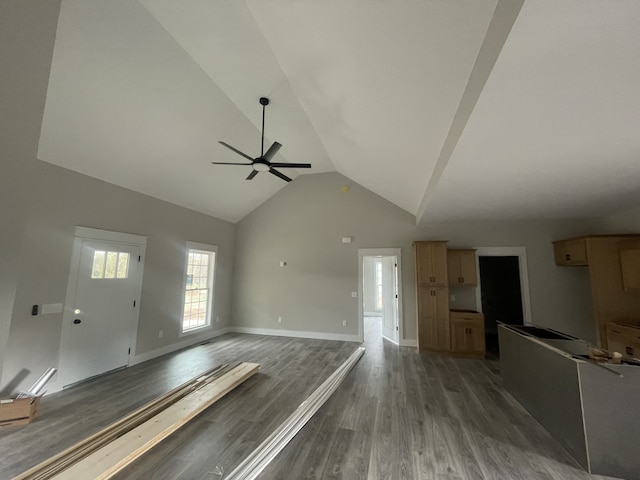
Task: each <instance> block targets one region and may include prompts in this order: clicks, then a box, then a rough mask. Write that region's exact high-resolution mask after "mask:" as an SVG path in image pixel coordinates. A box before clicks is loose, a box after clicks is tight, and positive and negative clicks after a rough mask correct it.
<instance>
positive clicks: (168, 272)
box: [0, 0, 235, 393]
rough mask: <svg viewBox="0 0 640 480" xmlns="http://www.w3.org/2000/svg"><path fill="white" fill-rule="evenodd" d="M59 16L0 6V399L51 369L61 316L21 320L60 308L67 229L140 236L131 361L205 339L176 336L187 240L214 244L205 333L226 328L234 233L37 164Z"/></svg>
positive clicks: (50, 7)
mask: <svg viewBox="0 0 640 480" xmlns="http://www.w3.org/2000/svg"><path fill="white" fill-rule="evenodd" d="M58 9H59V2H53V1H52V2H42V1H39V2H36V1H34V2H30V1H22V0H15V1H11V2H8V3H7V2H3V3H0V22H2V23H0V32H1V34H2V35H3V37H2V41H1V42H0V48H1V49H2V50H0V53H1V54H2V57H1V59H2V65H3V68H2V69H0V75H2V76H1V77H0V82H1V83H0V91H2V95H0V101H1V102H2V104H1V105H0V112H2V113H1V115H0V135H2V137H1V141H0V162H1V165H2V174H1V175H0V178H1V179H2V180H1V181H2V183H0V195H1V197H0V200H1V203H0V220H1V221H2V228H1V230H0V231H1V232H2V236H1V237H0V268H1V277H0V278H1V280H0V362H2V372H1V373H2V380H1V381H0V391H2V390H4V391H5V393H6V390H15V388H17V387H19V388H24V387H28V386H29V384H30V383H32V381H33V380H34V378H35V377H37V376H38V375H39V374H40V373H42V371H43V370H44V369H45V368H47V367H50V366H54V367H55V366H57V365H58V357H59V344H60V334H61V325H62V314H52V315H38V316H31V314H30V312H31V306H32V305H33V304H38V305H40V304H43V303H63V302H64V300H65V294H66V289H67V281H68V276H69V267H70V262H71V251H72V244H73V234H74V227H75V226H76V225H82V226H87V227H93V228H101V229H106V230H113V231H119V232H126V233H134V234H138V235H144V236H147V237H148V240H147V241H148V244H147V254H146V263H145V271H144V282H143V287H142V297H141V302H140V319H139V330H138V335H137V349H136V352H134V353H135V354H136V355H140V354H141V353H145V352H151V351H153V350H156V349H160V351H165V350H166V349H170V348H171V346H172V345H182V344H184V343H185V342H189V341H198V340H199V339H202V338H206V337H210V336H211V335H212V332H211V330H209V331H208V332H206V333H204V334H203V335H200V336H199V337H197V338H196V337H183V338H180V337H179V329H180V315H181V309H182V288H183V281H184V279H183V275H184V261H185V250H186V242H187V241H188V240H191V241H196V242H201V243H207V244H214V245H218V247H219V248H218V255H217V262H218V263H217V268H218V269H217V274H216V275H217V276H216V292H215V299H216V302H215V306H214V316H213V319H214V321H215V318H216V316H218V315H219V316H220V323H218V324H215V325H214V327H215V328H216V329H218V328H222V327H226V326H228V325H229V324H230V322H231V316H230V310H231V308H230V304H231V280H232V270H233V258H234V250H233V249H234V244H235V227H234V225H232V224H230V223H228V222H225V221H222V220H218V219H215V218H212V217H209V216H207V215H204V214H200V213H197V212H194V211H191V210H187V209H184V208H181V207H178V206H175V205H172V204H170V203H167V202H164V201H161V200H157V199H154V198H151V197H148V196H145V195H141V194H138V193H135V192H132V191H130V190H126V189H123V188H120V187H116V186H114V185H111V184H108V183H105V182H102V181H99V180H96V179H93V178H90V177H87V176H84V175H81V174H78V173H75V172H71V171H69V170H65V169H63V168H60V167H57V166H54V165H50V164H47V163H44V162H40V161H39V160H37V159H36V153H37V146H38V138H39V132H40V124H41V121H42V114H43V109H44V99H45V95H46V85H47V80H48V77H49V68H50V63H51V54H52V50H53V41H54V35H55V27H56V22H57V17H58ZM9 12H10V13H9ZM70 140H72V139H70ZM152 173H153V172H150V174H152ZM160 329H162V330H164V337H163V338H162V339H159V338H158V330H160ZM26 372H28V375H26V377H25V376H23V373H26Z"/></svg>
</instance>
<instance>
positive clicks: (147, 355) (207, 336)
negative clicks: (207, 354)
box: [129, 327, 234, 367]
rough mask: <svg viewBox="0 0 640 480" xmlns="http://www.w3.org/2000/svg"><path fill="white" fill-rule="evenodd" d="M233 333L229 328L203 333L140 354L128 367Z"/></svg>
mask: <svg viewBox="0 0 640 480" xmlns="http://www.w3.org/2000/svg"><path fill="white" fill-rule="evenodd" d="M233 331H234V330H233V328H231V327H223V328H219V329H217V330H209V331H207V332H206V333H203V334H201V335H196V336H193V337H188V338H186V339H185V340H183V341H181V342H178V343H172V344H171V345H167V346H166V347H162V348H156V349H155V350H151V351H149V352H144V353H141V354H140V355H134V356H133V357H132V358H131V359H130V360H129V366H130V367H131V366H133V365H137V364H139V363H142V362H146V361H147V360H151V359H153V358H156V357H160V356H161V355H166V354H167V353H172V352H175V351H177V350H182V349H183V348H187V347H191V346H192V345H196V344H198V343H202V342H206V341H207V340H211V339H212V338H215V337H219V336H220V335H224V334H225V333H230V332H233Z"/></svg>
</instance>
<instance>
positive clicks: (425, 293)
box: [418, 287, 450, 351]
mask: <svg viewBox="0 0 640 480" xmlns="http://www.w3.org/2000/svg"><path fill="white" fill-rule="evenodd" d="M448 297H449V295H448V290H447V289H446V288H433V287H419V289H418V311H419V312H420V313H419V317H418V318H419V324H418V346H419V348H420V350H424V349H429V350H445V351H446V350H449V348H450V340H449V335H450V333H449V330H450V327H449V300H448Z"/></svg>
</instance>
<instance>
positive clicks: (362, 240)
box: [233, 173, 595, 341]
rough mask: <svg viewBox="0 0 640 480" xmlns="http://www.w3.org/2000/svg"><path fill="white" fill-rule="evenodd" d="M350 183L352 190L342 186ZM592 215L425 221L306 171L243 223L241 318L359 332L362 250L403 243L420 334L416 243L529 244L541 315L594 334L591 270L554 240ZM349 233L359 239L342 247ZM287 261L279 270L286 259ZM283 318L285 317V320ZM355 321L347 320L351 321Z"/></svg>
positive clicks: (408, 295) (238, 273)
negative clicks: (568, 262) (558, 257)
mask: <svg viewBox="0 0 640 480" xmlns="http://www.w3.org/2000/svg"><path fill="white" fill-rule="evenodd" d="M343 185H349V186H350V188H349V191H348V192H346V193H345V192H343V191H342V186H343ZM592 223H593V221H575V222H569V221H566V220H565V221H557V222H556V221H541V222H477V223H464V224H462V223H457V224H438V225H430V226H421V227H416V225H415V219H414V217H413V216H412V215H410V214H408V213H407V212H405V211H403V210H401V209H399V208H398V207H396V206H394V205H393V204H391V203H389V202H387V201H386V200H384V199H382V198H381V197H379V196H377V195H376V194H374V193H372V192H371V191H369V190H367V189H365V188H363V187H361V186H360V185H357V184H355V183H354V182H352V181H350V180H349V179H347V178H346V177H344V176H342V175H340V174H338V173H325V174H315V175H304V176H300V177H298V178H297V179H296V181H294V182H292V183H290V184H288V185H287V186H286V187H285V188H284V189H282V190H281V191H280V192H279V193H278V194H276V195H275V196H274V197H272V198H271V199H270V200H268V201H267V202H265V203H264V204H263V205H262V206H260V207H259V208H258V209H256V210H255V211H253V212H252V213H251V214H250V215H248V216H247V217H245V218H244V219H243V220H242V221H241V222H239V223H238V224H237V229H238V230H237V243H236V261H235V266H236V270H235V274H234V287H235V288H234V296H233V317H234V322H235V324H236V325H239V326H242V327H250V328H260V329H283V330H295V331H308V332H327V333H332V334H337V335H340V334H342V335H356V334H357V332H358V329H357V322H358V307H357V301H358V300H357V299H354V298H351V292H352V291H356V290H357V282H358V255H357V252H358V249H359V248H384V247H396V248H398V247H399V248H401V249H402V284H403V285H402V288H403V293H404V295H403V330H404V339H403V340H405V341H406V340H415V338H416V320H415V319H416V303H415V280H414V276H415V266H414V261H415V257H414V253H413V247H412V245H411V243H412V241H414V240H449V245H450V246H451V247H481V246H483V247H504V246H523V247H526V249H527V256H528V267H529V281H530V294H531V302H532V315H533V321H534V322H535V323H537V324H540V325H548V326H552V327H554V328H557V329H558V330H562V331H565V332H567V333H572V334H574V335H577V336H580V337H583V338H585V339H588V340H593V339H594V334H595V333H594V332H595V325H594V320H593V315H592V313H591V300H590V296H589V295H590V292H589V279H588V272H587V270H586V269H567V268H559V267H556V266H555V265H554V262H553V249H552V244H551V242H552V241H553V240H557V239H561V238H565V237H570V236H575V235H581V234H585V233H591V231H592V227H591V225H592ZM344 236H351V237H353V242H352V243H350V244H342V243H341V242H340V239H341V238H342V237H344ZM280 260H286V261H287V266H286V267H285V268H280V267H279V266H278V262H279V261H280ZM278 316H282V317H283V321H282V323H281V324H278V323H277V317H278ZM343 320H347V327H343V326H342V321H343Z"/></svg>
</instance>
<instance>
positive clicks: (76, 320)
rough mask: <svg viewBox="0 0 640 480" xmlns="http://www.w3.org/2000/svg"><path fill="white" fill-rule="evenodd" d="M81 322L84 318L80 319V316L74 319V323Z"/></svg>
mask: <svg viewBox="0 0 640 480" xmlns="http://www.w3.org/2000/svg"><path fill="white" fill-rule="evenodd" d="M81 322H82V320H80V319H79V318H76V319H75V320H74V321H73V323H75V324H76V325H78V324H79V323H81Z"/></svg>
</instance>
